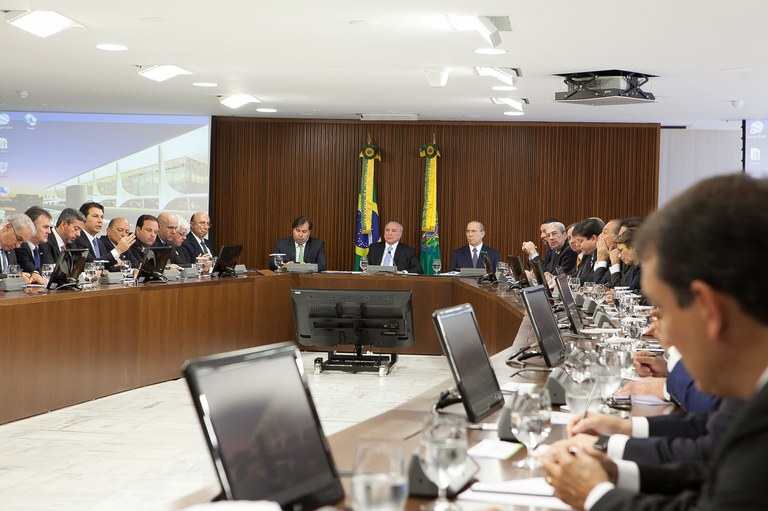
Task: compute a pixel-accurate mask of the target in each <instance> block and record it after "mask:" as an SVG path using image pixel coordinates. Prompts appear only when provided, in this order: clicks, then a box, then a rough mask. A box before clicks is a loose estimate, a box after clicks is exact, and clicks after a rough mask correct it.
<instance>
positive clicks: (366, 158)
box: [352, 136, 381, 270]
mask: <svg viewBox="0 0 768 511" xmlns="http://www.w3.org/2000/svg"><path fill="white" fill-rule="evenodd" d="M369 137H370V136H369ZM360 158H362V159H363V172H362V174H361V176H360V192H359V193H358V194H357V229H356V236H355V265H354V266H353V267H352V268H353V269H354V270H359V269H360V258H361V257H366V256H367V255H368V247H369V246H370V245H371V244H373V243H376V242H377V241H381V232H380V231H379V205H378V203H377V202H376V186H375V184H374V180H373V164H374V161H375V160H379V161H381V153H380V152H379V148H378V147H376V146H374V145H371V140H370V138H369V139H368V143H367V144H366V145H365V147H363V150H362V151H360Z"/></svg>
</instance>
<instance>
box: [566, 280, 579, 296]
mask: <svg viewBox="0 0 768 511" xmlns="http://www.w3.org/2000/svg"><path fill="white" fill-rule="evenodd" d="M568 287H570V288H571V291H572V292H574V293H576V292H578V291H579V288H580V287H581V280H580V279H579V277H568Z"/></svg>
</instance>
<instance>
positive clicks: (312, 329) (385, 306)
mask: <svg viewBox="0 0 768 511" xmlns="http://www.w3.org/2000/svg"><path fill="white" fill-rule="evenodd" d="M291 299H292V302H293V315H294V321H295V324H296V339H297V340H298V341H299V343H301V344H303V345H305V346H325V347H328V348H334V347H336V346H339V345H348V346H354V349H355V353H354V355H351V356H348V355H343V354H336V353H333V352H331V353H329V360H328V362H324V363H323V366H322V368H323V369H340V370H345V371H350V372H357V371H379V370H380V369H382V367H384V368H385V370H384V372H385V373H388V372H389V369H391V367H392V365H394V363H395V362H396V361H397V355H396V354H394V353H393V354H390V355H389V358H390V361H389V362H386V361H385V360H384V358H386V357H383V356H374V358H375V360H374V359H372V358H368V357H367V356H363V354H362V348H363V346H374V347H377V348H404V347H407V346H410V345H411V344H413V304H412V300H411V292H410V291H371V290H355V289H292V290H291ZM384 362H386V365H381V364H382V363H384ZM380 372H381V371H380Z"/></svg>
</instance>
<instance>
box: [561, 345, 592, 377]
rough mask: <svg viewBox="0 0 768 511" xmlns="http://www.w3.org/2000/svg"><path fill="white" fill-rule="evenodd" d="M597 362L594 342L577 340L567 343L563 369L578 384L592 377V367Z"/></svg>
mask: <svg viewBox="0 0 768 511" xmlns="http://www.w3.org/2000/svg"><path fill="white" fill-rule="evenodd" d="M595 362H596V355H595V352H594V349H593V346H592V341H586V340H576V341H568V342H567V343H566V347H565V359H564V361H563V368H564V369H565V372H566V373H568V375H569V376H570V377H571V379H572V380H573V381H575V382H576V383H581V382H583V381H586V380H588V379H590V378H591V377H592V366H593V365H594V364H595Z"/></svg>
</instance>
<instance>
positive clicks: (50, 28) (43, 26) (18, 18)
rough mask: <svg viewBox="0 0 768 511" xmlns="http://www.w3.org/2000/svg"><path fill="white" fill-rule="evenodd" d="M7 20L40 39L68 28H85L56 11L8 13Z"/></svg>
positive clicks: (6, 13) (6, 14)
mask: <svg viewBox="0 0 768 511" xmlns="http://www.w3.org/2000/svg"><path fill="white" fill-rule="evenodd" d="M5 19H6V21H8V23H10V24H11V25H13V26H14V27H16V28H20V29H22V30H26V31H27V32H29V33H31V34H35V35H36V36H39V37H48V36H49V35H53V34H56V33H58V32H61V31H62V30H66V29H68V28H83V26H84V25H81V24H80V23H78V22H76V21H74V20H71V19H69V18H67V17H66V16H62V15H61V14H59V13H58V12H56V11H7V12H5Z"/></svg>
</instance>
